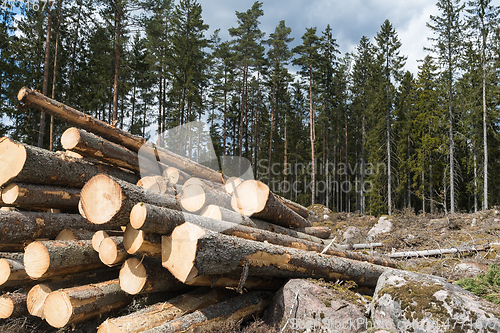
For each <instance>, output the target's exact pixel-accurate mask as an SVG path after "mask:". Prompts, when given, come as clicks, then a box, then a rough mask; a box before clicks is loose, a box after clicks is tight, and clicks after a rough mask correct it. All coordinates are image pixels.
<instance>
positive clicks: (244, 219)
mask: <svg viewBox="0 0 500 333" xmlns="http://www.w3.org/2000/svg"><path fill="white" fill-rule="evenodd" d="M200 215H201V216H205V217H210V218H214V219H216V220H222V221H227V222H233V223H238V224H241V225H244V226H247V227H252V228H258V229H262V230H267V231H272V232H275V233H277V234H282V235H288V236H292V237H295V238H300V239H304V240H308V241H311V242H315V243H319V244H323V243H324V242H323V240H322V239H321V238H318V237H316V236H312V235H308V234H306V233H303V232H300V231H298V230H300V228H298V229H297V228H296V229H290V228H286V227H282V226H280V225H276V224H272V223H269V222H266V221H262V220H259V219H256V218H253V217H248V216H245V215H241V214H240V213H236V212H235V211H233V210H229V209H225V208H222V207H219V206H215V205H209V206H207V207H205V208H204V209H203V210H202V211H201V213H200ZM303 229H305V228H303Z"/></svg>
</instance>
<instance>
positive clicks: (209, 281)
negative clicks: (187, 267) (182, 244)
mask: <svg viewBox="0 0 500 333" xmlns="http://www.w3.org/2000/svg"><path fill="white" fill-rule="evenodd" d="M163 238H165V239H167V238H168V236H163ZM286 281H287V280H286V279H279V278H271V277H265V276H248V277H247V278H246V280H245V281H244V283H242V282H241V274H240V275H237V274H230V275H224V274H222V275H220V274H218V275H201V276H197V277H195V278H194V279H191V280H190V281H189V282H186V284H187V285H189V286H199V287H212V288H213V287H227V288H239V287H245V288H246V289H257V290H273V291H276V290H278V289H279V288H281V287H282V286H283V284H285V283H286Z"/></svg>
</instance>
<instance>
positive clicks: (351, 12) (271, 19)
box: [199, 0, 439, 74]
mask: <svg viewBox="0 0 500 333" xmlns="http://www.w3.org/2000/svg"><path fill="white" fill-rule="evenodd" d="M262 2H263V5H262V9H263V11H264V15H263V16H262V17H261V19H260V22H261V26H260V28H261V30H262V31H264V32H266V38H267V37H268V36H269V33H271V32H274V28H275V27H276V26H277V25H278V23H279V21H280V20H285V22H286V25H287V26H288V27H290V28H292V36H293V37H295V40H294V41H293V42H292V47H293V46H295V45H298V44H300V43H301V42H302V40H301V36H302V35H303V34H304V32H305V29H306V28H308V27H317V28H318V35H320V33H321V31H323V30H324V29H325V28H326V26H327V24H330V26H331V27H332V30H333V35H334V38H336V39H337V43H338V44H339V47H340V51H341V52H342V54H345V53H346V52H353V51H354V49H355V47H356V45H357V44H358V43H359V40H360V39H361V36H363V35H365V36H367V37H368V38H370V39H371V40H372V41H373V37H374V36H375V35H376V34H377V32H378V31H380V26H381V25H382V23H383V22H384V21H385V19H389V21H390V22H391V23H392V25H393V26H394V28H395V29H396V32H397V33H398V36H399V38H400V40H401V42H402V47H401V54H402V55H405V56H407V57H408V60H407V62H406V69H407V70H410V71H411V72H413V73H414V74H416V72H417V68H418V65H419V63H418V62H417V60H419V59H423V58H424V57H425V55H426V53H425V52H424V51H423V47H424V46H430V43H429V42H428V41H427V37H429V36H431V32H430V31H429V29H428V28H427V27H426V22H428V21H429V16H430V15H438V14H439V12H438V10H437V7H436V0H419V1H414V0H413V1H411V0H350V1H345V0H308V1H304V0H272V1H265V0H264V1H262ZM199 3H200V4H201V5H202V7H203V19H204V20H205V22H206V23H207V24H208V25H209V26H210V28H209V31H210V33H212V32H213V31H214V30H215V29H216V28H220V29H221V37H222V38H223V39H229V34H228V32H227V30H228V29H229V28H231V27H236V26H237V20H236V14H235V11H239V12H244V11H246V10H248V9H249V8H251V7H252V5H253V3H254V0H217V1H204V0H199Z"/></svg>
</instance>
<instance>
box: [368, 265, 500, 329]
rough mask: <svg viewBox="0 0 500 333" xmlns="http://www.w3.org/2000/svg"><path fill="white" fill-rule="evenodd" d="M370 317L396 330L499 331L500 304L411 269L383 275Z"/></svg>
mask: <svg viewBox="0 0 500 333" xmlns="http://www.w3.org/2000/svg"><path fill="white" fill-rule="evenodd" d="M371 319H372V322H373V327H374V328H376V329H386V330H389V331H391V330H392V331H394V332H400V331H403V332H408V331H409V332H415V333H443V332H485V331H488V332H500V307H498V306H496V305H495V304H493V303H490V302H488V301H486V300H484V299H482V298H479V297H477V296H475V295H474V294H472V293H470V292H468V291H466V290H464V289H462V288H461V287H459V286H458V285H456V284H452V283H448V282H446V280H445V279H443V278H440V277H437V276H433V275H426V274H419V273H413V272H408V271H397V270H394V271H388V272H386V273H384V274H382V275H381V276H380V278H379V280H378V284H377V287H376V289H375V294H374V295H373V302H372V305H371ZM392 331H391V332H392Z"/></svg>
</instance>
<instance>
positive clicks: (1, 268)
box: [0, 258, 10, 286]
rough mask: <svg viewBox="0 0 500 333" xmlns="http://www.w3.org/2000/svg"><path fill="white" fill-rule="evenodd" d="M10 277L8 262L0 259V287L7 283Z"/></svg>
mask: <svg viewBox="0 0 500 333" xmlns="http://www.w3.org/2000/svg"><path fill="white" fill-rule="evenodd" d="M9 277H10V265H9V262H8V261H7V260H6V259H4V258H1V259H0V286H1V285H2V284H4V283H5V282H7V281H8V280H9Z"/></svg>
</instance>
